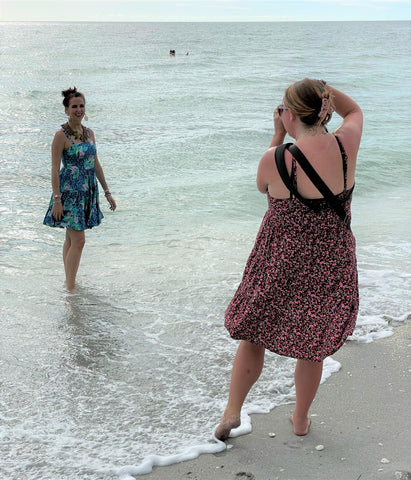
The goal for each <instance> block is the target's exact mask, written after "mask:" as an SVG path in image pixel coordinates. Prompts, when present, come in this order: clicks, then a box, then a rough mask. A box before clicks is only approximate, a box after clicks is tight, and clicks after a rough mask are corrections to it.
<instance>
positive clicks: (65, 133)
mask: <svg viewBox="0 0 411 480" xmlns="http://www.w3.org/2000/svg"><path fill="white" fill-rule="evenodd" d="M61 131H62V132H63V133H64V135H65V136H66V137H67V138H68V139H69V140H70V142H71V143H72V144H73V145H75V143H74V142H73V140H72V139H71V137H70V135H68V134H67V132H66V131H65V130H64V128H62V129H61Z"/></svg>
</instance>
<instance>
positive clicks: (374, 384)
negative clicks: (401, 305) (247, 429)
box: [135, 321, 411, 480]
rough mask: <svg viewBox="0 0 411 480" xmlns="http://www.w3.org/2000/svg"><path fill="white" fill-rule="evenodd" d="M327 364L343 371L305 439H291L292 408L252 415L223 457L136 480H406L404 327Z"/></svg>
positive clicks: (409, 341)
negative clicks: (246, 431)
mask: <svg viewBox="0 0 411 480" xmlns="http://www.w3.org/2000/svg"><path fill="white" fill-rule="evenodd" d="M332 358H333V359H334V360H337V361H338V362H340V363H341V364H342V367H341V370H340V371H339V372H337V373H335V374H333V375H332V376H331V377H330V378H328V379H327V380H326V382H325V383H323V384H321V385H320V387H319V390H318V393H317V396H316V398H315V400H314V402H313V405H312V407H311V410H310V418H311V421H312V426H311V428H310V432H309V433H308V435H307V436H305V437H297V436H296V435H294V434H293V432H292V427H291V423H290V421H289V417H290V415H291V413H292V410H293V404H286V405H280V406H278V407H276V408H274V409H273V410H272V411H271V412H270V413H268V414H254V415H251V421H252V432H251V433H249V434H246V435H243V436H239V437H235V438H229V439H228V440H227V442H226V444H227V446H228V448H227V449H226V450H224V451H223V452H221V453H216V454H202V455H200V456H199V457H198V458H196V459H194V460H189V461H185V462H181V463H177V464H173V465H169V466H164V467H154V468H153V471H152V472H151V473H148V474H144V475H139V476H136V477H135V478H142V479H147V480H166V479H167V480H170V479H171V480H214V479H215V480H234V479H240V480H242V479H244V480H300V479H301V480H302V479H304V480H330V478H334V479H336V480H376V479H377V480H380V479H381V480H411V455H410V453H409V452H410V451H411V440H410V434H409V432H410V431H411V418H410V415H409V412H410V398H411V395H410V394H411V388H410V378H411V332H410V327H409V324H408V322H407V321H405V322H404V324H403V325H401V326H399V327H396V328H395V329H394V332H393V335H392V336H391V337H388V338H384V339H380V340H377V341H374V342H372V343H369V344H367V345H364V344H361V343H358V342H348V343H347V344H345V345H344V346H343V347H342V348H341V349H340V350H339V351H338V352H337V353H336V354H334V355H333V357H332ZM407 412H408V413H407ZM272 432H273V433H275V437H270V435H269V434H270V433H272ZM320 445H321V446H323V449H320V450H319V449H316V447H317V448H320V447H319V446H320Z"/></svg>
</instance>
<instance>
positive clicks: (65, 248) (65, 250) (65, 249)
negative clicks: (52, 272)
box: [63, 228, 71, 276]
mask: <svg viewBox="0 0 411 480" xmlns="http://www.w3.org/2000/svg"><path fill="white" fill-rule="evenodd" d="M70 244H71V242H70V236H69V232H68V228H66V239H65V241H64V245H63V263H64V270H66V258H67V253H68V251H69V249H70ZM66 276H67V272H66Z"/></svg>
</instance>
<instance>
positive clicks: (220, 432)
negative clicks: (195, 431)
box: [215, 414, 241, 442]
mask: <svg viewBox="0 0 411 480" xmlns="http://www.w3.org/2000/svg"><path fill="white" fill-rule="evenodd" d="M240 425H241V418H240V417H239V416H238V415H226V414H224V415H223V418H222V419H221V422H220V425H219V426H218V427H217V428H216V431H215V436H216V438H218V440H221V441H222V442H224V441H225V440H227V438H228V436H229V435H230V432H231V430H232V429H233V428H237V427H239V426H240Z"/></svg>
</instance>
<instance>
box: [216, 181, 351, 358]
mask: <svg viewBox="0 0 411 480" xmlns="http://www.w3.org/2000/svg"><path fill="white" fill-rule="evenodd" d="M351 195H352V189H351V190H350V191H344V192H343V193H341V194H340V195H339V196H338V198H339V200H340V201H341V202H342V204H343V206H344V208H345V210H346V211H347V213H348V214H349V215H350V204H351ZM267 196H268V210H267V212H266V214H265V217H264V219H263V221H262V224H261V227H260V231H259V233H258V235H257V239H256V242H255V245H254V248H253V250H252V252H251V255H250V257H249V259H248V261H247V264H246V267H245V271H244V274H243V278H242V281H241V283H240V285H239V287H238V290H237V292H236V293H235V295H234V298H233V299H232V301H231V303H230V304H229V306H228V308H227V311H226V314H225V327H226V328H227V330H228V332H229V333H230V335H231V337H232V338H234V339H238V340H247V341H249V342H252V343H255V344H257V345H261V346H263V347H265V348H267V349H268V350H271V351H272V352H275V353H277V354H279V355H285V356H287V357H293V358H298V359H307V360H311V361H317V362H318V361H322V360H323V359H324V358H325V357H327V356H329V355H332V354H333V353H335V352H336V351H337V350H338V349H339V348H340V347H341V346H342V345H343V343H344V342H345V340H346V339H347V336H348V335H350V334H352V332H353V330H354V327H355V322H356V318H357V314H358V306H359V298H358V278H357V263H356V255H355V238H354V236H353V234H352V232H351V231H350V230H348V229H347V228H346V227H345V225H344V224H343V222H342V221H341V219H340V218H339V217H338V216H337V214H336V213H335V212H334V211H333V209H331V208H330V207H329V206H328V204H327V203H326V202H325V201H317V202H316V206H317V208H316V209H315V210H312V209H311V208H309V207H308V206H306V205H304V204H302V203H301V202H300V201H299V200H298V199H295V198H291V199H275V198H273V197H271V196H270V195H269V194H268V195H267Z"/></svg>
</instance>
